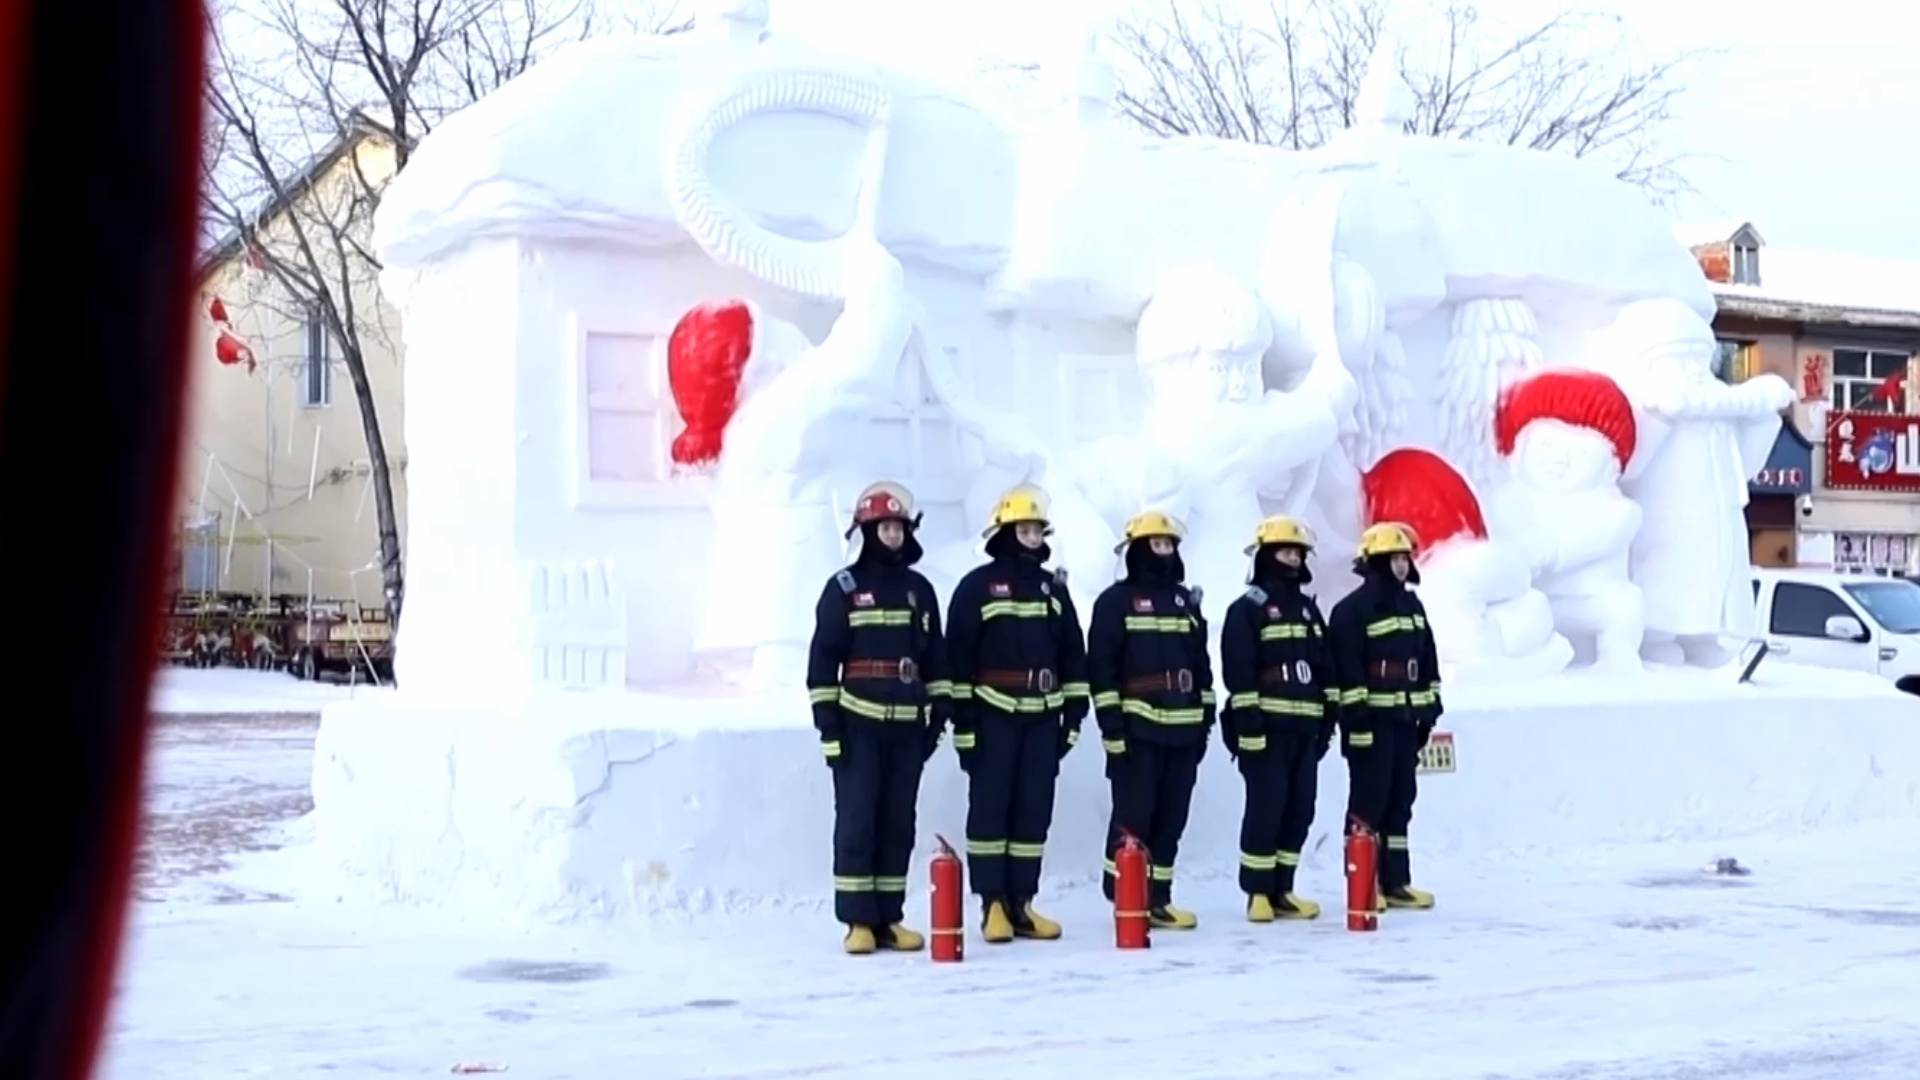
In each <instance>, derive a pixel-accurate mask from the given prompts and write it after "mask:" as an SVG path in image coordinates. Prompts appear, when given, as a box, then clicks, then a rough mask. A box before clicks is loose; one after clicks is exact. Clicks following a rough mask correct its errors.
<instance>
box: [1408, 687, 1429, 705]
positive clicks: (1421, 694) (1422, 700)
mask: <svg viewBox="0 0 1920 1080" xmlns="http://www.w3.org/2000/svg"><path fill="white" fill-rule="evenodd" d="M1433 701H1434V693H1433V691H1431V690H1415V691H1414V692H1413V693H1411V694H1408V695H1407V704H1409V705H1431V704H1433Z"/></svg>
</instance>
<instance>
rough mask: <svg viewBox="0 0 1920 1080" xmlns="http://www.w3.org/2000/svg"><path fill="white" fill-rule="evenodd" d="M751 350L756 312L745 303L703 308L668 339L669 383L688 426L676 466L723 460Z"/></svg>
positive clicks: (677, 442)
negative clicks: (723, 446) (723, 447)
mask: <svg viewBox="0 0 1920 1080" xmlns="http://www.w3.org/2000/svg"><path fill="white" fill-rule="evenodd" d="M752 351H753V313H752V312H751V311H749V310H748V309H747V305H746V304H745V303H744V302H742V301H739V300H729V301H726V302H724V303H718V304H702V305H700V306H699V307H696V308H694V309H693V310H692V311H689V312H687V313H686V314H685V315H683V316H681V317H680V321H679V323H677V324H676V325H675V326H674V328H673V335H672V336H671V337H669V338H668V339H667V383H668V385H670V386H671V387H672V388H673V403H674V404H675V405H676V406H678V407H679V409H680V417H681V419H683V420H685V421H686V424H687V428H686V430H685V431H682V432H681V433H680V434H679V435H677V436H675V437H674V440H673V460H674V461H676V462H679V463H680V464H682V465H701V464H705V463H707V462H710V461H713V460H716V459H717V458H719V456H720V447H721V438H722V436H723V434H724V433H725V431H726V427H727V421H728V420H731V419H732V418H733V410H734V409H735V407H737V406H738V405H739V404H740V373H741V372H742V371H743V370H745V368H746V366H747V357H748V356H749V355H750V354H751V353H752Z"/></svg>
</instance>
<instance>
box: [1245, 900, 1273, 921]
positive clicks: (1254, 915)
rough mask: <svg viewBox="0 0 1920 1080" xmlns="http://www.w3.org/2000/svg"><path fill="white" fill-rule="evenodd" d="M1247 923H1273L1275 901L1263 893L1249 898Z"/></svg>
mask: <svg viewBox="0 0 1920 1080" xmlns="http://www.w3.org/2000/svg"><path fill="white" fill-rule="evenodd" d="M1247 921H1248V922H1256V923H1268V922H1272V921H1273V901H1271V900H1269V899H1267V898H1266V896H1265V895H1264V894H1262V893H1254V894H1253V895H1252V896H1249V897H1247Z"/></svg>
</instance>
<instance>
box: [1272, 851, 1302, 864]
mask: <svg viewBox="0 0 1920 1080" xmlns="http://www.w3.org/2000/svg"><path fill="white" fill-rule="evenodd" d="M1273 861H1274V863H1275V864H1277V865H1279V866H1299V865H1300V853H1299V852H1297V851H1282V852H1280V853H1279V854H1277V855H1275V856H1274V857H1273Z"/></svg>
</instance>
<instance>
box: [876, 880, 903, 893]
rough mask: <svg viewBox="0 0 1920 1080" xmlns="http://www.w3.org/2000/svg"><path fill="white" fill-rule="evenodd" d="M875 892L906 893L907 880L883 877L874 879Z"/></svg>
mask: <svg viewBox="0 0 1920 1080" xmlns="http://www.w3.org/2000/svg"><path fill="white" fill-rule="evenodd" d="M873 891H874V892H906V891H907V879H906V878H903V877H883V878H874V879H873Z"/></svg>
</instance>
